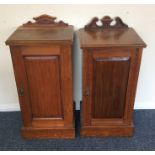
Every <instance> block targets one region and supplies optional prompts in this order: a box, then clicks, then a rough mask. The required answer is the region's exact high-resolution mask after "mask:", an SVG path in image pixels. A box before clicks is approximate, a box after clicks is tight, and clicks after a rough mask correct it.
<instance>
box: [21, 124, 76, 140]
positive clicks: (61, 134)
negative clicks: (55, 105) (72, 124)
mask: <svg viewBox="0 0 155 155" xmlns="http://www.w3.org/2000/svg"><path fill="white" fill-rule="evenodd" d="M21 132H22V137H23V138H26V139H33V138H38V139H49V138H66V139H73V138H75V129H74V128H48V129H45V128H24V127H23V128H22V129H21Z"/></svg>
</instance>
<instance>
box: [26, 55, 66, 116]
mask: <svg viewBox="0 0 155 155" xmlns="http://www.w3.org/2000/svg"><path fill="white" fill-rule="evenodd" d="M59 61H60V60H59V56H24V64H25V70H26V74H27V82H28V88H29V96H30V103H31V109H32V117H33V118H62V117H63V113H62V111H63V110H62V108H63V107H62V100H61V91H60V90H61V82H60V81H61V80H60V77H61V75H60V73H61V72H60V62H59Z"/></svg>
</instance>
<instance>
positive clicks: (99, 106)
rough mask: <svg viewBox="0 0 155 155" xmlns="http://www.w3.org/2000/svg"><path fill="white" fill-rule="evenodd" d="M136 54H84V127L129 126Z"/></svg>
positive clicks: (105, 51) (104, 51) (117, 51)
mask: <svg viewBox="0 0 155 155" xmlns="http://www.w3.org/2000/svg"><path fill="white" fill-rule="evenodd" d="M134 52H135V51H134V50H133V49H121V48H120V49H112V48H110V49H108V48H107V49H102V50H87V51H84V68H83V69H84V71H83V78H84V83H83V85H84V87H83V89H84V91H83V105H82V109H83V110H82V118H83V119H82V125H83V126H91V125H94V126H96V125H99V126H102V125H105V124H115V123H116V124H117V123H125V122H126V123H127V121H128V117H129V115H128V114H129V109H130V108H129V107H130V106H131V103H130V95H131V94H130V92H131V89H132V88H131V86H130V85H132V80H133V78H134V75H133V69H134V67H135V66H134V65H135V54H134Z"/></svg>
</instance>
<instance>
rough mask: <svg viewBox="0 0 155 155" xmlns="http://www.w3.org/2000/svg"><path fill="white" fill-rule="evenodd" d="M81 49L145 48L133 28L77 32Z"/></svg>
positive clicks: (82, 30)
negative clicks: (111, 47)
mask: <svg viewBox="0 0 155 155" xmlns="http://www.w3.org/2000/svg"><path fill="white" fill-rule="evenodd" d="M78 35H79V37H80V44H81V48H89V47H110V46H125V47H146V44H145V43H144V41H143V40H142V39H141V38H140V37H139V35H138V34H137V33H136V32H135V30H134V29H133V28H127V29H103V30H97V31H86V30H85V29H80V30H79V31H78Z"/></svg>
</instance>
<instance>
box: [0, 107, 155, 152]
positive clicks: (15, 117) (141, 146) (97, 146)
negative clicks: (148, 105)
mask: <svg viewBox="0 0 155 155" xmlns="http://www.w3.org/2000/svg"><path fill="white" fill-rule="evenodd" d="M76 118H77V120H76V127H77V131H76V134H77V135H76V138H75V139H74V140H65V139H61V140H58V139H50V140H24V139H22V138H21V136H20V127H21V125H22V123H21V118H20V112H0V150H60V151H61V150H155V110H136V111H135V112H134V123H135V134H134V136H133V137H132V138H124V137H107V138H105V137H104V138H83V137H80V136H79V111H78V112H76Z"/></svg>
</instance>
